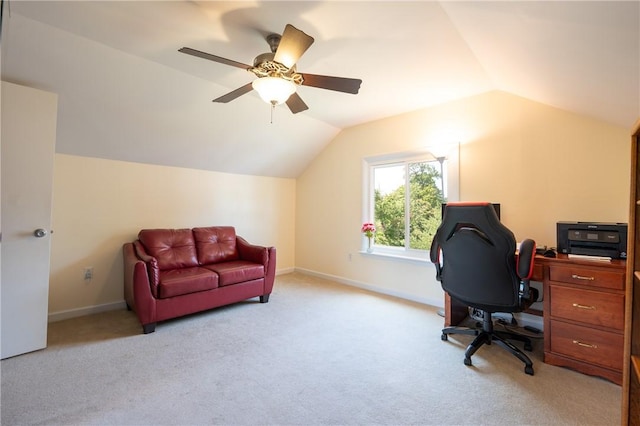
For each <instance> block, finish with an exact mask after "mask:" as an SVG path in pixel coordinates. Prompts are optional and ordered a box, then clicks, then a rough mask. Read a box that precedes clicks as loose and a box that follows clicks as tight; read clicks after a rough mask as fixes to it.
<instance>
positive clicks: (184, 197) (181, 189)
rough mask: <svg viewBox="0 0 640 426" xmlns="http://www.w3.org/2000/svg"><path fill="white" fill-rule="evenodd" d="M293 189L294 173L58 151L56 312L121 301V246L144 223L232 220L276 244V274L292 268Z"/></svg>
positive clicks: (240, 230) (240, 229) (241, 230)
mask: <svg viewBox="0 0 640 426" xmlns="http://www.w3.org/2000/svg"><path fill="white" fill-rule="evenodd" d="M295 187H296V183H295V180H293V179H279V178H267V177H255V176H245V175H232V174H226V173H217V172H210V171H203V170H192V169H183V168H176V167H165V166H154V165H145V164H137V163H127V162H121V161H111V160H102V159H94V158H87V157H77V156H71V155H63V154H56V156H55V166H54V188H53V230H54V231H55V232H54V234H53V235H52V245H51V249H52V252H51V282H50V292H49V312H50V314H51V318H52V319H62V318H64V317H67V316H77V315H78V314H81V313H87V312H93V311H96V310H101V309H110V308H113V307H114V306H113V305H114V304H122V303H123V299H124V298H123V293H122V292H123V290H122V289H123V287H122V277H123V266H122V244H123V243H124V242H127V241H132V240H133V239H135V237H136V235H137V233H138V231H139V230H140V229H142V228H156V227H157V228H162V227H166V228H181V227H184V228H190V227H194V226H210V225H232V226H235V228H236V232H237V234H238V235H241V236H243V237H245V238H246V239H247V240H248V241H249V242H251V243H255V244H261V245H269V246H271V245H272V246H275V247H276V248H277V254H278V260H277V270H278V271H279V272H283V271H287V270H292V269H293V267H294V266H295V263H294V223H295ZM87 266H93V268H94V278H93V280H92V281H91V282H88V283H87V282H85V281H84V279H83V278H84V277H83V269H84V268H85V267H87Z"/></svg>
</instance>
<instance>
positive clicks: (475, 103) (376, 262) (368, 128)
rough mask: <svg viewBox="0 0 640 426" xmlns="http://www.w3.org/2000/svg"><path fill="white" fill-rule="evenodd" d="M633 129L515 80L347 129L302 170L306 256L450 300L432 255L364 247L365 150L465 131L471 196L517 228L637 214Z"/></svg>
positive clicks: (330, 271)
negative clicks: (530, 96)
mask: <svg viewBox="0 0 640 426" xmlns="http://www.w3.org/2000/svg"><path fill="white" fill-rule="evenodd" d="M629 141H630V129H625V128H620V127H616V126H612V125H608V124H605V123H602V122H600V121H596V120H591V119H589V118H586V117H583V116H579V115H576V114H572V113H568V112H565V111H562V110H559V109H556V108H552V107H549V106H546V105H542V104H538V103H536V102H532V101H528V100H526V99H523V98H520V97H517V96H513V95H510V94H507V93H504V92H489V93H486V94H482V95H478V96H475V97H472V98H468V99H463V100H459V101H456V102H452V103H448V104H445V105H441V106H437V107H433V108H428V109H425V110H420V111H416V112H412V113H408V114H404V115H400V116H397V117H391V118H387V119H383V120H379V121H376V122H373V123H367V124H364V125H360V126H357V127H353V128H350V129H346V130H344V131H343V132H342V133H340V134H339V135H338V136H337V137H336V138H335V140H334V141H332V143H331V144H330V145H329V146H328V147H327V148H326V149H325V150H324V151H323V152H322V153H321V154H320V155H319V156H318V157H317V158H316V160H315V161H314V162H313V163H312V164H311V166H310V167H309V168H308V169H307V170H306V171H305V173H304V174H303V175H302V176H300V178H299V179H298V182H297V201H296V217H297V225H296V268H299V269H300V270H305V271H307V272H311V273H317V274H320V275H325V276H333V277H337V278H338V279H339V280H341V281H343V282H346V283H350V284H354V285H358V286H362V287H365V288H371V289H374V290H378V291H382V292H385V293H388V294H394V295H398V296H402V297H407V298H410V299H413V300H419V301H423V302H426V303H431V304H434V305H441V304H442V291H441V289H440V285H439V283H437V282H436V281H435V278H434V276H435V272H434V269H433V267H432V265H431V264H428V263H424V262H423V263H419V262H410V261H398V260H391V259H388V258H384V257H379V256H371V255H363V254H360V253H359V251H360V249H361V242H362V241H361V236H360V226H361V224H362V220H363V212H362V167H363V166H362V159H363V158H364V157H368V156H374V155H380V154H385V153H392V152H401V151H412V150H416V149H420V148H423V147H425V146H434V145H438V144H441V143H445V144H446V143H451V142H459V143H460V144H461V146H460V199H461V200H467V201H482V200H488V201H493V202H499V203H501V204H502V219H503V222H504V223H505V224H506V225H507V226H508V227H510V228H511V229H512V230H513V232H514V233H515V234H516V238H517V239H519V240H521V239H524V238H533V239H535V240H536V241H537V242H538V244H546V245H549V246H555V245H556V242H555V240H556V237H555V225H556V222H557V221H561V220H582V221H610V222H615V221H618V222H626V221H627V215H628V191H629V163H630V157H629V155H630V154H629V152H630V151H629Z"/></svg>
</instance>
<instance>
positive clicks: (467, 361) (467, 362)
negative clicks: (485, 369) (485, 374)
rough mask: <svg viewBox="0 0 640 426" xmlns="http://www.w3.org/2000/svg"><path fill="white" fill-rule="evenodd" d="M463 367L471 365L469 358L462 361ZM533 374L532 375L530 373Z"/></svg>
mask: <svg viewBox="0 0 640 426" xmlns="http://www.w3.org/2000/svg"><path fill="white" fill-rule="evenodd" d="M464 365H472V364H471V358H465V359H464ZM532 374H533V373H532Z"/></svg>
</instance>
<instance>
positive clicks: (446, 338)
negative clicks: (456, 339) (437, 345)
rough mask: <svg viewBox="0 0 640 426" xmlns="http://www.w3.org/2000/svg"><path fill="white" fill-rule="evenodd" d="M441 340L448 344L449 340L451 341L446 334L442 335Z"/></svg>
mask: <svg viewBox="0 0 640 426" xmlns="http://www.w3.org/2000/svg"><path fill="white" fill-rule="evenodd" d="M440 340H444V341H445V342H446V341H447V340H449V336H447V335H446V334H444V333H442V335H441V336H440Z"/></svg>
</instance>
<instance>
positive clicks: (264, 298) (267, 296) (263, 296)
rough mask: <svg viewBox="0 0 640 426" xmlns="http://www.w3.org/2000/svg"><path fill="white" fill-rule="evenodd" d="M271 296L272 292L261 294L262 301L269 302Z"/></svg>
mask: <svg viewBox="0 0 640 426" xmlns="http://www.w3.org/2000/svg"><path fill="white" fill-rule="evenodd" d="M269 296H271V294H265V295H262V296H260V303H267V302H268V301H269Z"/></svg>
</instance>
